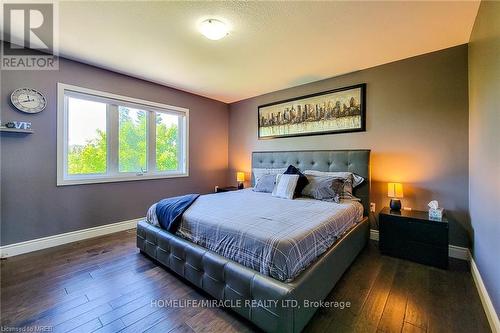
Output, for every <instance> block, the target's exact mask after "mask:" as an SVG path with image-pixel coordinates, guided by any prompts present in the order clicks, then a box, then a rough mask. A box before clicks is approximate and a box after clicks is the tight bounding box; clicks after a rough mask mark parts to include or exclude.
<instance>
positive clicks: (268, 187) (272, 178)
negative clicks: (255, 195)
mask: <svg viewBox="0 0 500 333" xmlns="http://www.w3.org/2000/svg"><path fill="white" fill-rule="evenodd" d="M275 184H276V175H263V176H261V177H260V178H259V180H258V181H257V183H256V184H255V187H254V188H253V190H254V191H255V192H266V193H271V192H272V191H273V190H274V185H275Z"/></svg>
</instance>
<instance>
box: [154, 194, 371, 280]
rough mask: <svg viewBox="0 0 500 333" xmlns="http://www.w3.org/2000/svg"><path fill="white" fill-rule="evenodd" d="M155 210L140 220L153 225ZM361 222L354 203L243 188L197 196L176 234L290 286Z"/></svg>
mask: <svg viewBox="0 0 500 333" xmlns="http://www.w3.org/2000/svg"><path fill="white" fill-rule="evenodd" d="M155 210H156V205H153V206H152V207H151V208H150V209H149V211H148V214H147V218H146V221H147V222H148V223H151V224H153V225H156V226H158V222H157V219H156V213H155ZM362 218H363V206H362V205H361V204H360V203H359V202H357V201H351V200H344V201H341V203H333V202H326V201H319V200H314V199H309V198H298V199H295V200H287V199H280V198H275V197H273V196H271V194H270V193H259V192H254V191H252V190H251V189H245V190H240V191H232V192H223V193H217V194H208V195H202V196H200V197H199V198H198V199H197V200H196V201H195V202H194V203H193V204H192V205H191V207H189V209H187V210H186V212H185V213H184V215H183V217H182V221H181V224H180V227H179V230H178V231H177V235H178V236H180V237H182V238H185V239H187V240H189V241H191V242H193V243H196V244H198V245H200V246H202V247H205V248H207V249H209V250H211V251H214V252H216V253H217V254H219V255H221V256H223V257H225V258H227V259H230V260H233V261H235V262H238V263H240V264H242V265H244V266H246V267H249V268H251V269H254V270H256V271H258V272H260V273H262V274H264V275H268V276H270V277H273V278H275V279H277V280H280V281H284V282H290V281H292V280H293V279H294V278H295V277H297V276H298V275H299V274H300V273H301V272H302V271H303V270H304V269H306V268H307V267H308V266H309V265H310V264H312V263H313V262H314V261H315V259H316V258H318V257H319V256H320V255H321V254H323V253H324V252H325V251H326V250H327V249H328V248H329V247H330V246H332V245H333V244H334V243H335V241H336V240H337V239H339V238H340V237H341V236H342V235H343V234H344V233H345V232H346V231H348V230H349V229H350V228H351V227H353V226H354V225H355V224H356V223H357V222H359V221H361V220H362Z"/></svg>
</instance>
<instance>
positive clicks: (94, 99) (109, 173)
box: [57, 83, 189, 185]
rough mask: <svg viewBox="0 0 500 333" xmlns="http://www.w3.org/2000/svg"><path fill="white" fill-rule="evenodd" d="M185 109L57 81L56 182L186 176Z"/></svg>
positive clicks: (78, 182) (97, 181) (186, 130)
mask: <svg viewBox="0 0 500 333" xmlns="http://www.w3.org/2000/svg"><path fill="white" fill-rule="evenodd" d="M188 118H189V110H187V109H184V108H179V107H174V106H169V105H164V104H159V103H154V102H148V101H144V100H139V99H134V98H130V97H125V96H119V95H114V94H109V93H104V92H99V91H94V90H90V89H85V88H80V87H75V86H70V85H66V84H62V83H59V84H58V110H57V121H58V123H57V131H58V136H57V151H58V162H57V185H73V184H87V183H101V182H115V181H129V180H140V179H152V178H168V177H184V176H187V175H188V163H187V161H188V159H187V156H188V154H187V153H188V151H187V147H188V133H187V132H188Z"/></svg>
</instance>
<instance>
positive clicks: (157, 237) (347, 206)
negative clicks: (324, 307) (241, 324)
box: [137, 150, 370, 332]
mask: <svg viewBox="0 0 500 333" xmlns="http://www.w3.org/2000/svg"><path fill="white" fill-rule="evenodd" d="M369 160H370V151H369V150H333V151H296V152H255V153H253V154H252V168H282V167H287V166H288V165H290V164H291V165H294V166H296V167H298V168H300V169H301V170H306V169H309V170H318V171H349V172H354V173H356V174H358V175H361V176H363V177H364V178H365V179H366V181H365V182H364V183H362V184H361V185H360V186H358V187H357V188H356V189H355V192H354V195H355V196H356V197H358V198H359V199H360V203H356V202H347V201H346V202H343V203H342V204H341V205H339V204H333V203H325V202H321V201H317V200H313V199H296V200H293V201H291V200H284V199H277V198H273V199H274V201H273V200H270V198H271V197H270V195H269V194H268V193H256V192H253V191H251V190H250V189H246V190H242V191H237V192H226V193H220V194H211V195H206V196H202V197H200V198H199V199H198V200H197V202H195V203H194V204H193V206H192V207H190V208H189V209H188V210H187V211H186V213H185V215H184V216H183V222H182V223H181V227H180V229H179V231H178V233H177V234H171V233H168V232H166V231H164V230H163V229H160V228H158V227H157V226H155V225H153V224H150V223H147V222H146V221H140V222H139V224H138V227H137V246H138V248H139V249H140V250H141V252H143V253H145V254H146V255H148V256H150V257H151V258H153V259H155V260H157V261H158V262H159V263H161V264H162V265H164V266H166V267H168V268H170V269H171V270H172V271H174V272H175V273H177V274H178V275H180V276H182V277H183V278H184V279H186V280H188V281H189V282H191V283H193V284H194V285H195V286H197V287H199V288H201V289H203V290H204V291H206V292H208V293H209V294H210V295H211V296H213V297H215V298H216V299H220V300H227V301H232V303H230V304H235V305H237V306H234V307H232V310H234V311H235V312H237V313H239V314H240V315H242V316H243V317H245V318H247V319H249V320H250V321H252V322H253V323H254V324H256V325H257V326H259V327H260V328H262V329H263V330H265V331H267V332H300V331H301V330H302V329H303V327H304V326H305V325H306V324H307V322H308V321H309V319H310V318H311V317H312V315H313V314H314V312H315V311H316V308H315V307H304V306H301V307H300V308H299V307H295V306H293V305H295V304H298V305H303V304H304V300H309V301H320V300H323V299H324V298H325V297H326V296H327V295H328V293H329V292H330V291H331V289H332V288H333V286H334V285H335V283H336V282H337V281H338V279H339V278H340V277H341V276H342V274H343V273H344V271H345V270H346V269H347V268H348V267H349V265H350V264H351V263H352V261H353V260H354V258H355V257H356V256H357V254H358V253H359V252H360V251H361V249H362V248H363V247H364V246H365V244H366V242H367V239H368V233H369V225H368V221H367V218H366V217H363V212H364V214H366V212H368V206H369V190H370V174H369V171H370V169H369ZM252 182H253V179H252ZM221 202H226V203H227V205H228V206H230V207H233V208H234V210H233V214H231V215H228V213H227V208H225V207H223V205H222V204H221ZM238 202H239V203H241V202H245V203H246V204H245V206H241V207H240V206H238ZM263 205H266V206H264V207H263ZM275 205H279V206H281V209H280V210H279V212H278V213H276V212H277V210H276V208H275V207H274V206H275ZM328 205H330V206H328ZM342 205H343V206H342ZM341 206H342V207H341ZM262 207H263V208H262ZM361 207H363V208H364V209H362V208H361ZM308 209H309V211H308ZM336 209H337V210H338V211H336ZM266 210H267V212H266ZM330 211H331V212H330ZM300 212H303V213H302V214H301V213H300ZM327 212H330V213H327ZM311 213H315V215H314V214H313V215H312V216H311ZM270 214H271V215H270ZM273 214H274V215H273ZM308 214H309V215H308ZM339 214H340V215H339ZM357 215H359V216H357ZM207 216H210V219H208V218H207ZM260 216H262V220H261V221H259V217H260ZM270 216H271V217H272V219H273V220H274V219H276V220H279V221H280V223H289V224H290V226H288V227H287V229H284V230H286V233H283V232H281V231H280V230H275V228H272V224H271V223H266V220H265V219H269V217H270ZM307 216H309V220H308V219H307V218H306V217H307ZM339 216H341V217H342V218H339ZM348 217H349V218H348ZM302 219H303V220H304V221H305V222H304V223H300V222H301V220H302ZM334 219H336V220H338V221H337V222H336V220H334ZM306 221H307V222H306ZM346 221H347V222H346ZM150 222H151V221H150ZM267 222H269V221H267ZM341 222H342V223H341ZM266 227H268V228H271V229H272V230H266ZM200 230H201V231H200ZM255 230H257V232H255ZM290 230H292V231H290ZM250 231H252V233H251V235H252V237H250V238H249V237H242V234H245V233H247V232H250ZM200 235H201V236H200ZM203 235H206V236H203ZM330 235H331V236H330ZM218 237H219V238H218ZM231 237H233V238H234V239H236V241H234V240H233V241H232V242H229V243H224V240H226V239H227V238H231ZM266 237H267V238H266ZM245 240H250V242H251V243H252V244H250V245H248V246H249V249H251V250H248V251H247V252H246V253H243V255H242V253H241V251H240V252H238V251H234V249H231V246H229V245H230V244H235V243H236V244H240V243H241V242H242V241H245ZM269 240H272V241H273V242H274V243H273V246H270V247H269V246H267V247H266V246H261V245H262V243H267V242H270V241H269ZM297 240H298V241H297ZM301 242H305V243H309V247H307V246H304V247H301V246H300V244H298V243H301ZM311 242H313V243H314V244H315V246H313V247H311V246H310V245H311ZM268 249H272V251H271V250H268ZM304 249H312V250H311V251H310V253H308V252H307V251H305V250H304ZM261 250H262V251H261ZM318 253H322V254H321V255H319V256H318ZM271 257H272V258H271ZM270 300H272V301H273V302H269V301H270ZM295 302H297V303H295Z"/></svg>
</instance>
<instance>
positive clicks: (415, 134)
mask: <svg viewBox="0 0 500 333" xmlns="http://www.w3.org/2000/svg"><path fill="white" fill-rule="evenodd" d="M332 56H334V55H332ZM366 56H369V55H366ZM269 75H273V73H269ZM262 79H263V80H265V78H262ZM358 83H366V84H367V87H366V101H367V106H366V112H367V117H366V132H358V133H346V134H333V135H317V136H306V137H296V138H282V139H272V140H258V139H257V107H258V106H259V105H261V104H266V103H271V102H275V101H279V100H284V99H288V98H292V97H296V96H302V95H307V94H312V93H317V92H320V91H326V90H331V89H335V88H340V87H345V86H350V85H354V84H358ZM229 111H230V112H229V168H230V170H229V174H228V181H230V182H234V178H235V172H236V171H240V170H241V171H246V172H247V173H248V175H249V174H250V168H251V152H252V151H266V150H267V151H268V150H310V149H371V151H372V160H371V167H372V170H371V171H372V191H371V198H372V201H373V202H375V203H376V204H377V211H379V210H380V209H381V208H382V207H383V206H387V205H388V204H389V198H387V182H389V181H399V182H402V183H403V184H404V192H405V198H404V199H403V205H404V206H409V207H412V208H413V209H420V210H427V207H426V206H427V203H428V202H429V201H430V200H432V199H436V200H439V202H440V205H441V206H443V207H444V208H445V209H446V211H447V214H448V217H449V219H450V221H451V223H450V240H451V244H454V245H458V246H468V245H469V231H470V222H469V219H468V154H469V151H468V139H467V132H468V95H467V45H461V46H456V47H453V48H449V49H445V50H441V51H438V52H433V53H429V54H425V55H421V56H417V57H413V58H409V59H405V60H401V61H397V62H393V63H389V64H385V65H381V66H377V67H373V68H370V69H365V70H361V71H358V72H354V73H350V74H346V75H342V76H338V77H334V78H330V79H326V80H322V81H318V82H313V83H310V84H306V85H302V86H298V87H294V88H290V89H285V90H280V91H276V92H272V93H269V94H265V95H261V96H258V97H254V98H250V99H247V100H243V101H240V102H236V103H232V104H230V107H229ZM372 227H373V228H376V218H375V217H372Z"/></svg>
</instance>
